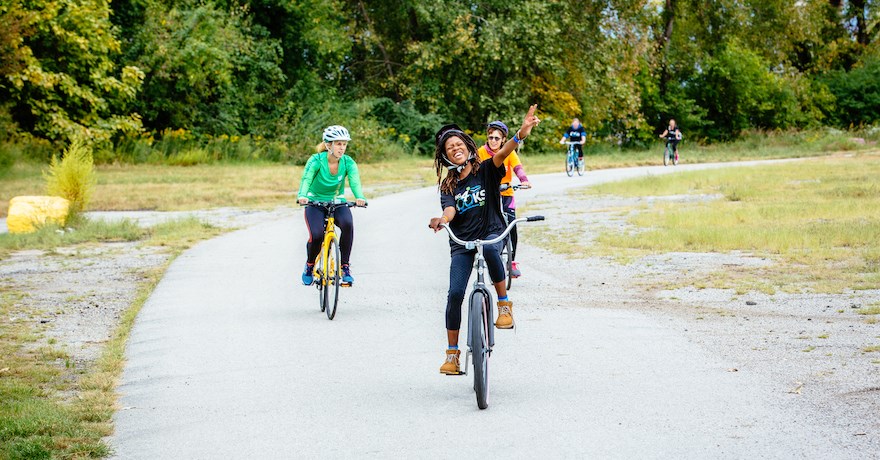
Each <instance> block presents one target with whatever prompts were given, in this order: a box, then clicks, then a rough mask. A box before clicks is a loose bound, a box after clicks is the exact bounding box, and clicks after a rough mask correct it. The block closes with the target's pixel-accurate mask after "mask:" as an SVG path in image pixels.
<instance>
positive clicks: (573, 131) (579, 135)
mask: <svg viewBox="0 0 880 460" xmlns="http://www.w3.org/2000/svg"><path fill="white" fill-rule="evenodd" d="M566 139H568V142H577V144H575V145H574V149H575V150H577V153H578V160H580V161H584V143H585V142H587V130H585V129H584V127H583V126H581V121H580V120H578V119H577V118H575V119H573V120H571V126H569V127H568V131H566V132H565V134H563V135H562V139H559V143H560V144H564V143H565V142H566Z"/></svg>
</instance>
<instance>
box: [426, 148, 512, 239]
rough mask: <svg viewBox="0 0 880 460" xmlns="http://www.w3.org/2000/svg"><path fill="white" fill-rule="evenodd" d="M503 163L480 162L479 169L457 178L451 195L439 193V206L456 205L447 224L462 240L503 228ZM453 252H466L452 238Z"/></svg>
mask: <svg viewBox="0 0 880 460" xmlns="http://www.w3.org/2000/svg"><path fill="white" fill-rule="evenodd" d="M504 174H505V169H504V165H501V166H499V167H497V168H496V167H495V164H494V163H493V162H492V159H491V158H488V159H486V160H484V161H483V163H482V164H481V165H480V170H479V171H477V172H475V173H471V174H470V175H469V176H468V177H466V178H464V179H461V180H459V181H458V184H457V185H456V186H455V191H454V192H453V193H452V194H448V193H441V194H440V207H441V209H446V208H448V207H449V206H453V207H455V217H454V218H453V219H452V222H450V223H449V227H450V228H451V229H452V232H453V233H455V236H457V237H459V238H461V239H462V240H465V241H473V240H476V239H484V238H486V237H487V236H489V235H491V234H493V233H496V234H500V233H501V232H503V231H504V227H505V225H504V216H502V215H501V193H500V192H499V190H498V189H499V187H500V186H501V179H502V178H504ZM449 245H450V246H451V248H452V253H453V254H454V253H456V252H460V251H465V248H464V246H461V245H460V244H458V243H455V242H454V241H452V240H451V239H450V240H449Z"/></svg>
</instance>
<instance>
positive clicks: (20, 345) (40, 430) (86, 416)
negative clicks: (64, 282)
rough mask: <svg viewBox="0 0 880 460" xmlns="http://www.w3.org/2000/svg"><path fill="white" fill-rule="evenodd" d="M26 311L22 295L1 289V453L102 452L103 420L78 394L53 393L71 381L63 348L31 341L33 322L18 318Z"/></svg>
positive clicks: (72, 455)
mask: <svg viewBox="0 0 880 460" xmlns="http://www.w3.org/2000/svg"><path fill="white" fill-rule="evenodd" d="M31 314H32V312H30V311H28V310H27V309H26V307H25V303H24V302H23V296H21V295H20V294H16V293H13V292H9V291H5V292H0V356H2V357H3V360H2V363H0V369H2V370H3V372H2V373H0V458H10V459H13V458H36V459H39V458H53V457H64V458H87V457H103V456H106V455H107V454H108V453H109V452H108V449H107V447H106V446H105V445H104V444H102V443H101V437H103V436H106V435H107V434H109V431H108V429H107V426H106V424H96V423H94V421H93V417H92V415H91V413H90V411H87V410H84V409H85V407H84V406H83V403H82V400H78V399H77V400H73V401H65V400H63V399H62V398H61V397H60V396H58V395H59V394H60V393H61V392H65V391H70V390H72V389H74V388H75V384H73V383H72V382H71V380H70V379H68V378H66V377H65V369H66V367H67V365H66V362H65V360H64V358H65V355H64V353H63V352H62V351H60V350H57V349H54V348H51V347H39V348H37V347H35V344H36V340H37V339H38V334H37V332H38V330H37V329H38V326H36V325H35V323H36V322H35V321H26V320H23V318H27V317H29V315H31ZM11 317H16V318H22V319H19V320H17V321H11V320H10V318H11Z"/></svg>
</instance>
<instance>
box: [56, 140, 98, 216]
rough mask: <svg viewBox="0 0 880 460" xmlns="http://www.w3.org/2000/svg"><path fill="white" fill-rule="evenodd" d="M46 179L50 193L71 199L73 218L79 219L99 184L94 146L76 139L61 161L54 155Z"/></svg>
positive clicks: (71, 214)
mask: <svg viewBox="0 0 880 460" xmlns="http://www.w3.org/2000/svg"><path fill="white" fill-rule="evenodd" d="M43 178H44V179H45V180H46V192H47V194H49V195H53V196H60V197H62V198H66V199H68V200H70V217H71V218H76V217H77V216H78V215H79V213H81V212H82V211H84V210H85V209H86V206H88V204H89V200H90V199H91V196H92V191H93V190H94V188H95V183H96V182H97V177H96V175H95V163H94V160H93V158H92V149H91V147H90V146H88V145H87V144H86V142H85V141H84V140H83V139H82V138H74V139H73V141H71V143H70V146H69V147H68V148H67V150H65V151H64V156H62V158H61V159H60V160H59V159H58V157H56V156H54V155H53V156H52V160H51V162H50V163H49V169H48V171H44V172H43Z"/></svg>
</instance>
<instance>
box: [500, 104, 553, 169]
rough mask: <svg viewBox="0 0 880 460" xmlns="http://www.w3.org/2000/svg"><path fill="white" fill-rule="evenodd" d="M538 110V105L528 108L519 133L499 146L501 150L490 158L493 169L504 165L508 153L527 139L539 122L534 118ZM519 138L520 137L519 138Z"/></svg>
mask: <svg viewBox="0 0 880 460" xmlns="http://www.w3.org/2000/svg"><path fill="white" fill-rule="evenodd" d="M537 109H538V104H535V105H533V106H531V107H529V111H528V113H526V116H525V118H524V119H523V124H522V126H521V127H520V128H519V131H517V132H516V134H515V135H514V136H513V137H512V138H511V139H510V140H508V141H507V142H505V143H504V145H503V146H501V149H500V150H499V151H498V153H496V154H495V156H493V157H492V163H494V164H495V167H496V168H498V167H500V166H501V165H503V164H504V160H506V159H507V156H508V155H510V152H513V151H514V150H516V147H517V146H518V145H519V143H520V141H522V140H523V139H525V138H527V137H529V134H531V133H532V128H534V127H535V126H536V125H537V124H538V123H540V122H541V120H540V119H538V117H536V116H535V110H537ZM520 136H521V137H520Z"/></svg>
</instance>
